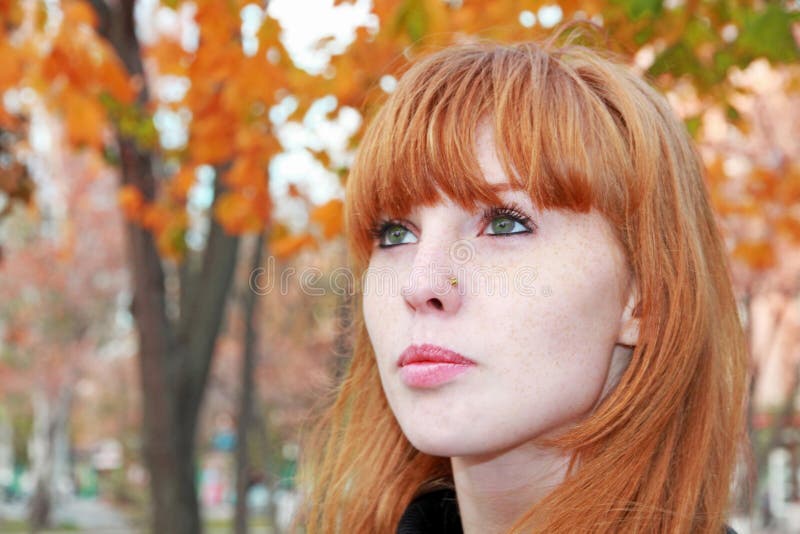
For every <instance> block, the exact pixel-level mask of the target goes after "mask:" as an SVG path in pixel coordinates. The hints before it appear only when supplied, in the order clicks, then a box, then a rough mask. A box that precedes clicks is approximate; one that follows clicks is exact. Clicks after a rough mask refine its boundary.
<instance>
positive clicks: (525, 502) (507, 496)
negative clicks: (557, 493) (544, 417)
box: [450, 444, 569, 534]
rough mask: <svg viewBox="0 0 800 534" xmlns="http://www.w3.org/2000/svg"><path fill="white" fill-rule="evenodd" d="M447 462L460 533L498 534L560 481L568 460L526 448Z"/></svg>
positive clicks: (558, 455) (564, 457)
mask: <svg viewBox="0 0 800 534" xmlns="http://www.w3.org/2000/svg"><path fill="white" fill-rule="evenodd" d="M450 461H451V464H452V467H453V479H454V481H455V485H456V495H457V498H458V508H459V512H460V515H461V524H462V526H463V528H464V534H477V533H481V534H500V533H505V532H507V531H508V529H509V528H510V527H511V526H512V525H513V524H514V522H515V521H516V520H517V519H518V518H519V517H520V516H522V514H524V513H525V512H526V511H527V510H529V509H530V508H531V506H533V505H534V504H536V503H537V502H538V501H540V500H541V499H542V498H543V497H544V496H545V495H547V494H548V493H549V492H550V491H551V490H552V489H553V488H555V487H556V486H557V485H558V484H560V483H561V482H562V481H563V480H564V476H565V474H566V470H567V464H568V462H569V457H568V456H565V455H564V454H563V453H561V452H560V451H554V450H552V449H543V448H541V447H536V446H534V445H531V444H525V445H522V446H520V447H516V448H514V449H511V450H509V451H505V452H502V453H498V454H492V455H481V456H454V457H452V458H451V460H450Z"/></svg>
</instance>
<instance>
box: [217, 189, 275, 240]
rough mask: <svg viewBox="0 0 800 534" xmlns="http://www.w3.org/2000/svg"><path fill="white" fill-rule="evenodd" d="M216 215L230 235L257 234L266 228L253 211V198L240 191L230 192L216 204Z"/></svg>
mask: <svg viewBox="0 0 800 534" xmlns="http://www.w3.org/2000/svg"><path fill="white" fill-rule="evenodd" d="M214 215H215V216H216V218H217V220H218V221H219V223H220V224H221V225H222V227H223V228H224V229H225V231H226V232H228V233H229V234H233V235H236V234H243V233H246V232H257V231H259V230H261V229H262V228H263V226H264V224H263V222H262V221H261V220H260V218H259V216H258V214H257V213H256V212H255V210H254V209H253V202H252V199H251V198H248V197H247V196H246V195H244V194H242V193H241V192H239V191H229V192H226V193H224V194H223V195H222V196H220V198H219V200H217V201H216V202H215V204H214Z"/></svg>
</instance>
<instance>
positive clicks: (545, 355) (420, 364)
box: [363, 128, 636, 456]
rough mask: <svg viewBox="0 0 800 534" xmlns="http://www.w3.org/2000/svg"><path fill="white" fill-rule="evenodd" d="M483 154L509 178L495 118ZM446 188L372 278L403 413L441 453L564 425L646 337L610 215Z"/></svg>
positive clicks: (491, 448) (389, 242)
mask: <svg viewBox="0 0 800 534" xmlns="http://www.w3.org/2000/svg"><path fill="white" fill-rule="evenodd" d="M477 156H478V160H479V162H480V164H481V168H482V171H483V173H484V176H485V178H486V180H487V181H489V182H490V183H507V182H508V179H507V177H506V175H505V173H504V172H503V169H502V167H501V164H500V162H499V160H498V159H497V155H496V153H495V150H494V141H493V138H492V134H491V131H490V130H488V129H487V128H484V129H482V130H480V131H479V136H478V142H477ZM443 198H444V201H443V202H441V203H439V204H437V205H434V206H431V207H425V206H420V207H418V208H417V209H415V210H414V211H413V212H412V213H410V214H409V216H407V217H406V218H403V219H402V220H399V221H396V223H394V224H390V225H389V226H388V227H385V230H384V231H383V233H382V235H381V237H380V238H378V239H376V244H375V246H374V249H373V253H372V256H371V260H370V264H369V269H368V270H367V273H366V276H365V280H364V301H363V306H364V318H365V321H366V327H367V330H368V332H369V336H370V339H371V341H372V345H373V348H374V350H375V355H376V358H377V364H378V370H379V373H380V377H381V382H382V385H383V389H384V392H385V394H386V397H387V399H388V402H389V404H390V406H391V408H392V410H393V412H394V414H395V417H396V418H397V420H398V422H399V424H400V426H401V428H402V430H403V432H404V434H405V435H406V437H407V438H408V439H409V441H410V442H411V443H412V444H413V445H414V446H415V447H416V448H418V449H419V450H421V451H423V452H426V453H428V454H432V455H437V456H465V455H475V454H488V453H493V452H501V451H504V450H508V449H511V448H513V447H516V446H518V445H521V444H523V443H526V442H528V441H530V440H531V439H533V438H537V437H542V436H545V435H554V433H556V432H558V431H559V430H562V429H564V428H565V426H566V425H568V424H569V423H571V422H575V421H577V420H579V419H581V418H582V417H583V416H585V415H587V414H588V412H589V411H591V409H592V408H593V407H594V406H595V405H596V404H597V403H598V402H599V401H600V400H601V399H602V398H603V396H604V395H605V393H607V391H608V390H609V389H610V388H611V387H613V384H614V382H615V380H616V378H618V375H619V373H620V372H621V371H622V370H624V367H625V365H626V364H627V358H628V357H629V354H630V349H629V347H627V346H625V345H631V344H635V342H636V339H635V338H636V333H635V323H634V321H635V320H634V319H630V313H629V311H630V308H631V307H632V304H633V299H632V297H633V295H634V291H635V290H634V289H633V285H632V284H630V276H629V273H628V269H627V267H626V264H625V260H624V257H623V254H622V251H621V248H620V247H619V245H618V244H617V243H616V241H615V240H614V238H613V236H612V232H611V229H610V227H609V225H608V223H607V222H606V221H605V219H604V218H603V217H602V216H600V215H599V214H598V213H597V212H595V211H591V212H589V213H586V214H579V213H573V212H568V211H553V210H546V211H538V210H535V209H534V207H533V205H532V203H531V201H530V198H529V197H528V195H527V193H525V192H524V191H513V190H511V191H507V192H504V193H501V198H503V200H504V201H506V202H508V203H509V204H512V205H513V206H515V207H516V208H518V211H519V212H521V213H519V212H515V211H507V210H503V209H499V210H498V209H494V210H492V208H502V206H486V207H485V208H486V211H485V210H483V209H481V210H480V211H478V212H475V213H469V212H467V211H465V210H463V209H461V208H460V207H459V206H458V205H456V204H454V203H452V202H451V201H450V199H448V198H446V197H443ZM398 225H400V226H398ZM378 242H380V243H381V244H383V245H384V246H383V247H380V246H378ZM453 277H455V279H456V281H457V285H455V286H453V285H451V281H450V280H451V279H452V278H453ZM448 351H452V352H448ZM453 353H455V355H454V354H453ZM458 356H461V357H463V358H464V359H465V360H466V361H462V363H460V364H459V363H443V362H442V361H441V360H442V358H444V359H447V358H448V357H456V358H457V357H458ZM404 357H406V358H409V359H408V361H407V364H406V365H404V366H400V365H398V360H399V359H402V358H404ZM415 360H416V361H415Z"/></svg>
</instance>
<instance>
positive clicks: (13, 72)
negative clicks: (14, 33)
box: [0, 40, 22, 107]
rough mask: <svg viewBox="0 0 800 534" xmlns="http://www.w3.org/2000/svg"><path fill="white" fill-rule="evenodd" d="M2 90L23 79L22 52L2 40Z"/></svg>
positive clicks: (0, 63) (0, 52)
mask: <svg viewBox="0 0 800 534" xmlns="http://www.w3.org/2000/svg"><path fill="white" fill-rule="evenodd" d="M0 57H1V58H3V61H0V89H5V88H6V87H11V86H13V85H16V84H17V83H18V82H19V80H20V78H21V77H22V61H21V60H20V52H19V50H17V49H16V48H14V47H13V46H11V45H10V44H9V43H8V42H6V41H5V40H0ZM0 107H2V106H0Z"/></svg>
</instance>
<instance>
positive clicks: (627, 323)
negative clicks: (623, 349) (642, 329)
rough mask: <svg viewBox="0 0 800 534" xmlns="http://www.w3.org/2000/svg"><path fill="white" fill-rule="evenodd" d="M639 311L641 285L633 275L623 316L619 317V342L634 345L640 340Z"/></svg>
mask: <svg viewBox="0 0 800 534" xmlns="http://www.w3.org/2000/svg"><path fill="white" fill-rule="evenodd" d="M639 311H640V307H639V287H638V285H637V284H636V280H634V279H633V278H632V277H631V281H630V283H629V284H628V295H627V299H626V303H625V309H624V310H622V316H621V317H620V319H619V335H618V336H617V343H619V344H620V345H627V346H629V347H633V346H635V345H636V344H637V343H638V342H639Z"/></svg>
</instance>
